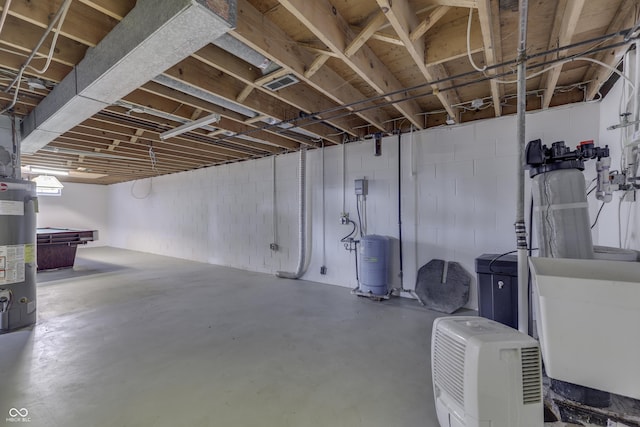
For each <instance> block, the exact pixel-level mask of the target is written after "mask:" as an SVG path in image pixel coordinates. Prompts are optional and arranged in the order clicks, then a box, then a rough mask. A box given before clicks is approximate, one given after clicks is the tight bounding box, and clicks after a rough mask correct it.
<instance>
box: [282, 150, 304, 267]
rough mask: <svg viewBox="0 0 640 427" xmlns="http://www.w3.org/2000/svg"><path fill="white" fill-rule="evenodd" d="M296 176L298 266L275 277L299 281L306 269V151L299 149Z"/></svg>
mask: <svg viewBox="0 0 640 427" xmlns="http://www.w3.org/2000/svg"><path fill="white" fill-rule="evenodd" d="M298 172H299V176H298V185H299V188H298V192H299V196H300V200H299V205H298V214H299V216H298V266H297V267H296V271H295V272H293V273H289V272H286V271H278V272H277V273H276V276H278V277H281V278H284V279H299V278H301V277H302V276H303V275H304V273H305V271H306V269H307V149H306V147H302V148H301V149H300V166H299V171H298Z"/></svg>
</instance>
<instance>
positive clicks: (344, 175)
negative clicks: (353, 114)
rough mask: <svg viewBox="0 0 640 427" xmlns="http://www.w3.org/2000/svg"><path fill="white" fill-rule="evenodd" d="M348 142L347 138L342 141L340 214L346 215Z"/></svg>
mask: <svg viewBox="0 0 640 427" xmlns="http://www.w3.org/2000/svg"><path fill="white" fill-rule="evenodd" d="M346 146H347V141H346V138H344V139H343V140H342V212H340V214H341V215H342V214H344V213H346V212H347V210H346V209H347V152H346Z"/></svg>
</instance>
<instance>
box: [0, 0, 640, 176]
mask: <svg viewBox="0 0 640 427" xmlns="http://www.w3.org/2000/svg"><path fill="white" fill-rule="evenodd" d="M167 1H171V2H172V3H173V2H175V3H176V4H178V3H179V2H185V1H186V2H189V1H191V0H167ZM192 1H193V4H194V5H195V4H196V3H197V2H196V0H192ZM229 1H230V0H217V1H209V2H208V3H209V4H214V3H215V4H226V3H228V2H229ZM147 2H148V0H138V3H139V4H136V0H71V4H70V6H69V10H68V12H67V13H66V16H65V18H64V22H63V24H62V26H61V28H60V31H59V34H58V37H57V42H56V44H55V47H54V50H53V55H52V57H51V64H50V65H49V67H48V69H47V70H46V71H44V72H42V73H38V72H36V71H35V70H34V69H31V68H27V69H25V71H24V74H23V76H22V78H21V79H20V82H19V92H18V96H17V102H16V104H15V106H13V107H12V108H11V109H10V110H9V111H8V113H11V114H14V115H15V116H16V117H17V118H18V119H19V120H23V119H24V118H26V117H28V116H29V114H31V113H32V112H33V111H34V109H36V107H38V105H40V104H41V103H42V102H43V100H44V99H45V98H47V97H52V96H55V95H54V93H55V92H60V91H61V90H62V89H58V90H57V91H56V90H55V89H56V88H57V86H59V85H60V83H61V82H63V81H65V79H66V80H68V76H69V75H70V73H75V72H76V71H74V70H75V69H76V67H78V65H79V64H80V63H81V62H83V60H85V63H86V62H91V61H94V62H96V63H97V62H99V59H100V58H98V59H96V60H94V59H91V58H92V55H94V56H95V52H100V51H101V50H103V46H104V45H105V43H107V41H106V40H107V39H105V37H107V36H108V35H110V34H111V35H112V37H114V34H116V33H120V34H126V31H130V30H127V28H131V27H133V26H135V25H134V24H135V23H133V22H130V21H132V20H133V18H132V17H135V16H136V14H135V13H132V12H133V11H134V8H138V9H135V10H138V14H139V13H140V10H139V9H140V8H142V7H143V5H144V4H145V3H146V4H149V3H147ZM231 3H237V6H234V11H235V17H236V21H235V25H234V27H233V28H231V29H230V30H229V31H228V32H227V33H226V34H225V35H224V36H222V37H220V38H219V39H216V40H206V41H203V43H202V46H203V47H202V48H199V49H197V50H196V51H194V52H193V53H191V52H187V51H185V52H178V53H179V54H181V55H182V56H181V57H180V58H178V59H177V62H176V61H174V62H173V63H171V64H170V65H168V66H167V67H166V69H162V70H158V71H157V75H154V73H153V72H152V73H150V74H151V75H150V78H148V81H147V78H145V81H143V82H140V83H137V84H136V85H135V87H134V88H133V90H129V89H127V90H126V91H125V92H124V93H123V94H122V95H118V97H117V98H118V99H117V100H115V101H114V102H111V101H109V102H107V103H106V104H104V105H101V106H100V108H98V109H96V111H95V112H91V114H88V115H87V117H85V118H83V119H82V120H78V121H77V122H73V120H70V117H65V118H62V119H61V120H60V122H59V124H61V129H60V132H59V135H56V136H55V138H52V141H51V142H49V143H48V145H46V146H44V147H43V148H42V149H40V150H39V151H36V152H35V153H33V154H26V155H24V156H23V159H22V161H23V164H28V165H33V166H38V167H49V168H55V169H63V170H69V171H72V172H73V173H72V175H71V176H70V177H67V178H66V179H67V180H71V181H77V182H90V183H98V184H110V183H117V182H124V181H129V180H133V179H139V178H147V177H153V176H157V175H160V174H168V173H174V172H179V171H185V170H191V169H195V168H201V167H207V166H212V165H218V164H225V163H229V162H237V161H242V160H246V159H255V158H260V157H264V156H270V155H276V154H280V153H286V152H291V151H296V150H298V149H299V148H300V147H302V146H306V147H309V148H314V147H319V146H321V145H322V144H323V143H324V144H341V143H343V141H353V140H358V139H361V138H364V137H368V136H370V135H371V134H373V133H376V132H383V133H387V132H392V131H394V130H398V129H401V130H408V129H409V128H410V127H413V128H416V129H424V128H428V127H432V126H441V125H444V123H445V121H446V120H447V119H453V120H454V121H456V122H458V123H459V122H466V121H471V120H477V119H483V118H490V117H498V116H501V115H505V114H513V113H515V102H514V96H515V93H516V85H515V84H514V83H512V81H513V80H514V79H515V73H514V72H513V70H514V69H515V60H516V48H517V40H516V38H517V33H518V28H517V26H518V10H517V2H513V1H506V0H393V1H391V0H349V1H344V0H340V1H337V0H317V1H306V0H237V2H236V1H232V2H231ZM529 3H530V9H529V20H530V21H529V34H528V49H527V54H528V55H530V56H532V58H531V59H530V60H529V61H528V62H529V69H530V70H531V71H530V73H531V74H533V73H536V72H538V71H540V67H539V68H536V66H539V65H540V64H542V63H547V64H548V65H549V64H550V65H554V66H553V67H551V68H550V69H549V70H548V71H547V72H545V73H543V74H541V75H537V76H534V77H532V78H530V79H529V80H528V82H527V90H528V91H529V93H530V95H529V98H528V100H527V101H528V103H527V105H528V108H529V109H540V108H549V107H553V106H556V105H562V104H567V103H573V102H583V101H588V100H593V99H599V98H600V97H601V96H602V94H601V93H600V92H601V91H600V89H601V87H602V86H603V84H604V83H606V82H607V81H608V80H609V79H610V78H611V76H612V71H611V69H609V68H605V67H602V66H600V65H597V64H595V63H593V62H586V61H571V62H567V61H565V62H559V61H562V60H563V59H566V58H573V57H574V56H577V55H581V56H586V57H587V58H590V59H594V60H597V61H600V62H603V63H606V64H608V65H609V66H611V67H614V68H615V67H617V66H618V65H619V63H620V61H621V59H622V57H623V55H624V52H625V51H626V50H627V49H628V48H629V45H630V44H629V43H627V44H623V45H620V46H615V47H614V44H615V43H619V42H621V41H623V39H624V37H623V36H622V35H621V36H617V37H611V38H607V39H603V40H597V41H594V42H592V43H585V44H582V45H580V46H577V47H573V48H570V49H564V50H557V48H559V47H563V46H567V45H571V44H575V43H580V42H586V41H590V40H595V39H596V38H598V37H601V36H603V35H606V34H612V33H616V32H619V31H621V30H623V29H627V28H632V27H634V26H636V25H637V23H638V18H639V13H640V6H639V4H638V2H637V1H636V0H589V1H586V0H550V1H540V2H529ZM6 4H7V2H6V0H0V7H2V8H4V7H5V5H6ZM62 4H63V0H11V1H10V6H9V10H8V13H7V17H6V21H5V22H4V25H3V26H2V28H1V29H0V87H2V88H6V87H7V86H8V85H9V83H11V81H12V80H13V79H14V78H16V75H17V73H18V72H19V70H20V69H21V67H22V66H23V65H24V63H25V60H26V59H27V57H28V56H29V55H30V54H31V52H32V50H33V49H34V47H35V46H36V44H37V43H38V40H39V39H40V38H41V37H42V36H43V34H44V32H45V29H46V28H47V27H48V26H49V25H50V24H51V21H50V20H51V19H52V17H54V16H55V15H56V13H57V12H58V11H59V10H60V7H61V5H62ZM470 16H471V22H470V23H469V17H470ZM136 19H140V18H136ZM123 20H125V22H124V23H123V25H121V26H120V27H118V26H119V23H120V21H123ZM127 20H128V21H127ZM469 24H470V25H469ZM55 28H56V27H55V26H54V29H55ZM468 30H469V33H468V34H467V31H468ZM54 32H55V31H54ZM54 32H52V33H51V34H49V35H48V36H47V37H46V38H45V40H44V43H43V45H42V47H41V48H40V49H39V51H38V52H37V54H36V56H35V58H34V60H33V61H32V63H31V64H30V65H32V66H33V67H34V68H41V67H43V66H44V65H45V63H46V56H47V54H48V53H49V51H50V48H51V44H52V42H53V38H54V37H53V36H54ZM634 35H635V34H634ZM92 48H95V49H92ZM156 49H157V48H156ZM554 49H555V50H554ZM593 49H600V50H598V51H597V52H593V51H592V50H593ZM174 50H175V49H174ZM550 50H553V52H548V51H550ZM547 52H548V53H547ZM124 53H126V52H124ZM155 53H156V54H158V55H165V54H169V53H170V52H161V51H158V52H155ZM171 53H173V54H175V53H176V52H171ZM470 58H471V59H472V60H473V62H474V63H475V65H476V67H477V68H478V69H479V70H478V71H476V70H474V67H473V66H472V64H471V61H470ZM554 61H555V63H554ZM557 64H560V65H557ZM146 66H148V64H140V67H141V69H145V67H146ZM146 70H147V69H145V71H146ZM287 76H291V78H292V79H293V80H291V81H296V80H297V81H298V82H297V83H294V84H291V85H290V86H286V87H283V88H281V89H279V90H270V89H269V88H267V87H266V86H265V85H266V84H267V83H271V82H274V81H275V80H276V79H280V78H283V77H287ZM34 79H39V82H40V83H41V84H40V85H39V84H37V83H38V82H35V81H34ZM15 90H16V89H15V87H13V88H10V89H8V90H3V91H0V109H5V108H6V107H8V106H10V105H11V103H12V100H13V98H14V95H15ZM49 101H51V99H49ZM50 103H51V102H49V104H50ZM46 104H48V103H47V102H45V104H43V105H46ZM54 104H55V103H54ZM43 108H44V107H41V108H40V109H43ZM60 111H61V112H63V111H64V109H61V110H60ZM211 114H217V115H219V116H220V120H219V121H217V122H215V123H211V124H209V125H206V126H202V127H200V128H196V129H194V130H191V131H188V132H185V133H183V134H181V135H179V136H175V137H172V138H168V139H166V140H161V139H160V134H162V133H163V132H166V131H168V130H171V129H173V128H176V127H178V126H181V125H184V124H185V123H189V122H191V121H194V120H198V119H200V118H202V117H206V116H208V115H211ZM32 116H33V114H32ZM63 119H64V120H63ZM62 124H65V125H64V126H62Z"/></svg>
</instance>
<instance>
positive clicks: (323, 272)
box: [320, 265, 327, 274]
mask: <svg viewBox="0 0 640 427" xmlns="http://www.w3.org/2000/svg"><path fill="white" fill-rule="evenodd" d="M320 274H327V267H325V266H324V265H323V266H322V267H320Z"/></svg>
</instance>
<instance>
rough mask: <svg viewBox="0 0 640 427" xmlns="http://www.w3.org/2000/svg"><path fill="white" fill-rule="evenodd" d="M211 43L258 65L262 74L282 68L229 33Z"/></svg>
mask: <svg viewBox="0 0 640 427" xmlns="http://www.w3.org/2000/svg"><path fill="white" fill-rule="evenodd" d="M213 44H214V45H216V46H218V47H219V48H220V49H223V50H226V51H227V52H229V53H230V54H232V55H235V56H237V57H238V58H240V59H242V60H243V61H245V62H248V63H249V64H251V65H254V66H256V67H258V68H259V69H260V70H261V71H262V74H263V75H267V74H269V73H273V72H274V71H276V70H279V69H280V68H282V67H280V66H279V65H278V64H276V63H275V62H273V61H271V60H270V59H269V58H267V57H265V56H264V55H262V54H261V53H259V52H258V51H256V50H254V49H252V48H250V47H249V46H247V45H246V44H244V43H243V42H241V41H240V40H238V39H236V38H235V37H232V36H230V35H229V34H225V35H223V36H222V37H220V38H219V39H217V40H215V41H214V42H213Z"/></svg>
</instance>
